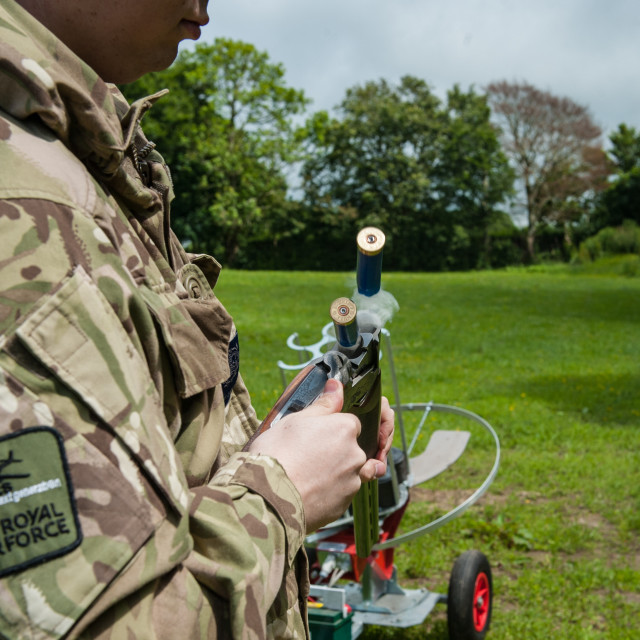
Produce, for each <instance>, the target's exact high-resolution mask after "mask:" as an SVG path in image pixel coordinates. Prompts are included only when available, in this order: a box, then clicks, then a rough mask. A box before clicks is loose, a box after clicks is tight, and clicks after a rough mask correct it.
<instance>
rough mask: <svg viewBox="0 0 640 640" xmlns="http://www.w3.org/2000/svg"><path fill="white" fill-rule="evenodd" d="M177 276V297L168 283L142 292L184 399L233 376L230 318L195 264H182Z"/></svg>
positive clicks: (144, 288)
mask: <svg viewBox="0 0 640 640" xmlns="http://www.w3.org/2000/svg"><path fill="white" fill-rule="evenodd" d="M199 258H200V259H201V260H200V263H202V258H203V257H202V256H200V257H199ZM178 278H179V282H180V287H179V291H180V292H181V296H178V295H177V293H175V292H174V291H172V290H171V289H170V287H169V286H168V285H167V284H155V283H147V284H146V285H144V286H142V287H141V288H140V291H141V293H142V295H143V297H144V299H145V302H146V304H147V307H148V308H149V310H150V311H151V313H152V314H153V316H154V318H155V320H156V323H157V325H158V328H159V330H160V332H161V334H162V337H163V341H164V344H165V345H166V347H167V349H168V351H169V354H170V357H171V364H172V366H173V370H174V374H175V377H174V383H175V385H176V388H177V390H178V393H179V395H180V396H181V397H182V398H188V397H191V396H193V395H195V394H197V393H200V392H202V391H204V390H206V389H211V388H213V387H215V386H217V385H219V384H221V383H222V382H224V381H226V380H227V379H228V378H229V376H230V375H231V373H230V368H229V341H230V339H231V334H232V332H233V320H232V318H231V316H230V315H229V313H228V312H227V311H226V309H225V308H224V307H223V306H222V304H221V303H220V301H219V300H218V299H217V298H216V296H215V294H214V293H213V290H212V288H211V286H210V284H209V279H208V277H207V276H205V274H204V272H203V271H202V270H201V269H200V267H199V266H198V265H197V264H196V263H189V264H187V265H185V266H184V267H183V268H182V269H181V270H180V272H179V274H178Z"/></svg>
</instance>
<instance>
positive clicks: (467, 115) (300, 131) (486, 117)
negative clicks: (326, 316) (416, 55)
mask: <svg viewBox="0 0 640 640" xmlns="http://www.w3.org/2000/svg"><path fill="white" fill-rule="evenodd" d="M121 88H122V90H123V92H124V93H125V95H126V96H127V98H128V99H129V100H135V99H138V98H141V97H143V96H146V95H150V94H153V93H156V92H157V91H159V90H160V89H164V88H168V89H169V90H170V92H169V94H168V95H166V96H164V97H163V98H162V99H161V100H159V101H158V102H157V103H156V104H155V105H154V107H153V109H152V110H151V112H150V113H149V114H148V115H147V116H145V122H144V128H145V132H146V133H147V136H148V137H149V138H150V139H151V140H153V141H154V142H155V143H156V144H157V146H158V148H159V150H160V151H161V153H162V154H163V156H164V157H165V159H166V161H167V163H168V164H169V166H170V167H171V170H172V174H173V180H174V183H175V191H176V194H177V196H176V199H175V200H174V202H173V204H172V216H173V219H172V225H173V227H174V229H175V231H176V233H177V234H178V237H179V238H180V239H181V241H182V242H183V244H184V245H185V247H186V248H187V249H188V250H189V251H193V252H206V253H211V254H213V255H215V256H216V257H217V258H218V259H219V260H220V261H221V262H223V263H224V264H226V265H227V266H232V267H237V268H250V269H324V270H334V269H341V270H342V269H350V268H352V266H353V255H352V253H353V250H352V247H353V238H354V237H355V234H356V233H357V231H358V230H359V229H360V228H362V227H363V226H367V225H375V226H379V227H381V228H382V229H384V231H385V233H386V235H387V238H388V245H387V246H388V248H387V249H386V250H385V268H387V269H399V270H429V271H438V270H456V269H474V268H483V267H501V266H505V265H509V264H521V263H528V262H533V261H536V260H538V259H540V258H541V257H545V256H554V257H556V258H560V259H568V258H569V257H570V256H571V255H573V254H576V251H577V248H578V246H579V244H580V243H581V242H583V241H585V240H586V239H587V238H588V237H591V236H594V235H595V234H597V232H598V231H599V230H600V229H603V228H605V227H608V226H614V225H621V224H622V223H623V221H625V220H633V221H636V222H640V212H639V211H638V207H637V205H636V203H637V202H638V200H637V196H638V195H640V133H638V132H637V131H636V130H635V129H634V128H633V127H629V126H627V125H625V124H621V125H620V126H619V128H618V130H617V131H616V132H615V133H614V134H612V135H611V138H610V142H611V145H610V149H609V151H608V152H605V151H604V150H603V147H602V140H601V136H602V132H601V130H600V128H599V127H598V126H597V125H596V124H595V123H594V121H593V118H592V116H591V115H590V113H589V110H588V109H587V108H586V107H584V106H582V105H578V104H576V103H575V102H573V101H572V100H570V99H569V98H565V97H558V96H554V95H552V94H551V93H549V92H546V91H541V90H539V89H537V88H535V87H533V86H531V85H529V84H528V83H525V82H506V81H501V82H495V83H492V84H490V85H489V86H488V87H486V88H485V90H484V92H477V91H476V90H474V89H473V88H472V89H469V90H468V91H464V90H462V89H461V88H460V87H459V86H454V87H453V88H452V89H451V90H450V91H448V93H447V96H446V98H445V99H444V100H440V99H439V98H438V97H436V96H435V95H434V93H433V92H432V90H431V89H430V87H429V86H428V84H427V83H426V82H425V81H424V80H422V79H419V78H416V77H412V76H408V75H407V76H405V77H403V78H402V79H401V80H400V81H399V82H398V83H397V84H395V85H393V84H390V83H389V82H387V81H386V80H378V81H370V82H367V83H365V84H363V85H361V86H355V87H352V88H350V89H348V90H347V91H346V95H345V97H344V99H343V100H342V102H341V103H340V104H339V105H338V106H337V107H336V109H335V110H334V113H333V114H329V113H328V112H326V111H318V112H313V113H311V114H309V113H308V109H309V104H310V101H309V100H308V99H307V97H306V96H305V95H304V92H303V91H300V90H296V89H294V88H291V87H289V86H287V83H286V81H285V71H284V68H283V67H282V65H280V64H277V63H274V62H272V61H271V60H270V59H269V57H268V55H267V54H266V53H264V52H260V51H258V50H256V48H255V47H254V46H253V45H251V44H247V43H244V42H239V41H234V40H229V39H217V40H216V41H215V42H214V43H212V44H199V45H197V46H196V47H195V48H194V49H193V50H186V51H183V52H181V53H180V55H179V56H178V59H177V60H176V62H175V63H174V64H173V65H172V66H171V67H170V68H169V69H168V70H166V71H163V72H158V73H153V74H149V75H147V76H144V77H143V78H141V79H140V80H138V81H136V82H135V83H132V84H130V85H126V86H124V87H121ZM518 210H520V211H521V212H522V214H523V217H524V218H525V219H526V224H525V225H524V227H523V226H517V225H516V224H514V222H513V218H512V215H510V214H512V213H513V212H514V211H518Z"/></svg>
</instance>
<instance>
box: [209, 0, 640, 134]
mask: <svg viewBox="0 0 640 640" xmlns="http://www.w3.org/2000/svg"><path fill="white" fill-rule="evenodd" d="M210 13H211V17H212V20H211V24H210V25H209V26H208V27H206V28H205V30H204V35H203V38H204V39H205V40H213V39H214V38H215V37H219V36H223V37H230V38H233V39H237V40H244V41H246V42H250V43H252V44H254V45H255V46H256V47H257V48H258V49H260V50H264V51H267V52H268V54H269V56H270V58H271V60H272V61H274V62H281V63H282V64H283V65H284V67H285V69H286V71H287V74H286V78H287V82H288V83H289V84H290V85H291V86H293V87H295V88H299V89H304V91H305V93H306V94H307V96H308V97H310V98H311V99H312V100H313V107H314V108H316V109H329V108H332V107H334V106H335V105H337V104H338V103H339V102H340V101H341V100H342V98H343V97H344V94H345V91H346V89H347V88H349V87H351V86H354V85H356V84H363V83H365V82H367V81H369V80H378V79H380V78H385V79H387V80H389V81H391V82H395V81H397V80H398V79H399V78H400V77H401V76H403V75H406V74H409V75H415V76H418V77H420V78H423V79H424V80H426V81H427V83H428V84H429V85H430V86H431V87H432V88H433V90H434V91H435V92H436V94H437V95H439V96H441V97H442V96H444V95H445V94H446V91H447V90H448V89H450V88H451V87H452V86H453V85H454V84H456V83H457V84H460V85H461V86H462V88H463V89H467V88H469V87H470V86H472V85H473V86H475V87H476V88H478V89H481V88H482V87H484V86H485V85H486V84H488V83H489V82H491V81H493V80H502V79H506V80H526V81H528V82H530V83H532V84H534V85H535V86H537V87H539V88H540V89H546V90H549V91H552V92H553V93H555V94H557V95H563V96H568V97H570V98H572V99H573V100H575V101H576V102H579V103H581V104H584V105H586V106H588V107H589V108H590V110H591V112H592V114H593V116H594V118H595V119H596V121H597V122H598V123H599V124H600V125H601V126H602V127H603V129H605V130H606V131H611V130H612V129H615V128H616V127H617V125H618V124H619V123H621V122H626V123H627V124H630V125H633V126H636V127H639V128H640V82H639V81H638V80H639V76H640V3H638V2H637V0H615V2H602V0H563V2H562V3H559V2H557V1H551V0H539V1H538V2H536V3H530V2H523V1H522V0H341V1H338V0H325V1H324V2H322V3H313V4H307V3H304V2H300V1H299V0H233V2H231V1H227V2H224V1H221V0H215V2H213V3H212V4H210Z"/></svg>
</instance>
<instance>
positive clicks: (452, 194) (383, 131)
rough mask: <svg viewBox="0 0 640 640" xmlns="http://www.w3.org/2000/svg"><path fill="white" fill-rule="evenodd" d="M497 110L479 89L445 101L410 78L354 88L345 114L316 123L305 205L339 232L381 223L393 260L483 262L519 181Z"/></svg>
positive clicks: (439, 265) (442, 265)
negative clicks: (484, 248)
mask: <svg viewBox="0 0 640 640" xmlns="http://www.w3.org/2000/svg"><path fill="white" fill-rule="evenodd" d="M489 115H490V112H489V109H488V107H487V105H486V101H485V99H484V97H482V96H478V95H476V94H475V93H474V92H473V91H470V92H469V93H464V92H462V91H461V90H460V89H459V88H457V87H456V88H454V89H453V90H452V91H451V92H450V93H449V95H448V99H447V103H446V104H445V105H442V104H441V103H440V101H439V100H438V98H437V97H436V96H434V95H433V94H432V93H431V91H430V90H429V87H428V86H427V84H426V83H425V82H424V81H422V80H420V79H417V78H414V77H411V76H405V77H404V78H402V80H401V82H400V84H399V85H398V86H397V87H393V86H391V85H389V84H388V83H387V82H386V81H385V80H380V81H379V82H369V83H367V84H365V85H364V86H357V87H354V88H351V89H349V90H348V91H347V94H346V97H345V99H344V100H343V102H342V103H341V105H340V107H339V109H338V117H336V118H329V117H328V115H327V114H326V113H319V114H315V116H314V117H313V118H312V119H311V120H310V121H309V122H308V135H309V140H310V141H311V144H312V147H313V148H314V150H315V152H314V154H313V155H312V157H311V158H310V159H309V160H308V161H307V162H306V163H305V165H304V169H303V184H304V190H305V197H306V201H307V203H308V204H309V206H310V207H312V208H314V210H315V211H316V212H317V219H318V220H319V221H320V222H321V223H323V224H325V225H329V224H334V225H335V226H336V227H337V228H339V229H340V233H341V234H349V233H353V232H355V230H356V229H357V228H358V227H361V226H364V225H368V224H373V225H378V226H381V227H382V228H383V229H384V230H385V232H386V233H387V235H388V238H389V244H390V250H389V251H388V252H387V254H386V255H388V256H389V258H388V259H387V257H386V256H385V264H387V265H388V266H391V267H395V268H400V269H432V270H438V269H446V268H457V267H461V266H464V267H469V266H471V267H473V266H476V263H477V261H478V256H477V255H474V249H475V252H476V253H477V244H478V242H477V237H478V235H482V234H483V233H484V232H485V230H486V228H487V226H488V222H489V220H490V218H491V216H492V215H493V213H494V208H495V205H496V204H497V203H498V202H500V201H501V200H502V199H503V198H504V196H505V193H506V192H507V190H508V189H509V187H510V184H511V180H512V176H511V173H510V170H509V168H508V166H507V162H506V158H505V157H504V156H503V155H502V153H501V151H500V148H499V143H498V140H497V137H496V134H495V131H494V129H493V127H492V126H491V124H490V122H489ZM480 244H482V243H480ZM472 256H473V257H472Z"/></svg>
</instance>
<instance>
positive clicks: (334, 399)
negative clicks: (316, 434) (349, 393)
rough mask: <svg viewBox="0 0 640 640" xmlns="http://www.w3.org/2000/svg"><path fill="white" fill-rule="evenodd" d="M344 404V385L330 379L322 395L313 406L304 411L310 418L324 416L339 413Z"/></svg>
mask: <svg viewBox="0 0 640 640" xmlns="http://www.w3.org/2000/svg"><path fill="white" fill-rule="evenodd" d="M343 402H344V389H343V387H342V384H341V383H340V382H338V380H335V379H334V378H329V380H327V382H326V383H325V385H324V389H323V390H322V395H320V396H318V398H316V400H315V401H314V402H313V404H311V405H309V406H308V407H307V408H306V409H305V410H304V411H305V414H306V415H308V416H324V415H329V414H331V413H338V412H339V411H340V410H341V409H342V403H343Z"/></svg>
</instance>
